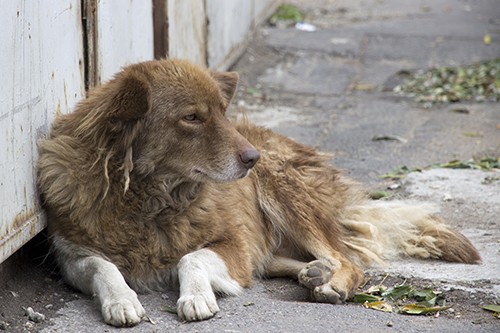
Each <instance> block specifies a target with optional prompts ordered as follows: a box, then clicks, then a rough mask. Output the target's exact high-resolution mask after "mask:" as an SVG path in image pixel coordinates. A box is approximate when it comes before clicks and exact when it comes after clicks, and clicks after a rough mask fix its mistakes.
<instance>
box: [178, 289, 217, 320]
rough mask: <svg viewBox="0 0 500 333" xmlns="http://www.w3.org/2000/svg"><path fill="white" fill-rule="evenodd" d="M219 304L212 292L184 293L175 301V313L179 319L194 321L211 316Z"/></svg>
mask: <svg viewBox="0 0 500 333" xmlns="http://www.w3.org/2000/svg"><path fill="white" fill-rule="evenodd" d="M217 312H219V306H218V305H217V301H216V300H215V295H214V293H213V292H203V293H199V294H195V295H185V296H182V297H181V298H179V300H178V301H177V314H178V315H179V317H180V319H181V320H185V321H195V320H204V319H208V318H211V317H213V316H214V315H215V314H216V313H217Z"/></svg>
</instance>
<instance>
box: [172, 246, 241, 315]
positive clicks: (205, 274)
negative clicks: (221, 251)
mask: <svg viewBox="0 0 500 333" xmlns="http://www.w3.org/2000/svg"><path fill="white" fill-rule="evenodd" d="M177 268H178V274H179V284H180V295H179V300H178V301H177V313H178V315H179V317H180V318H181V320H186V321H195V320H203V319H208V318H210V317H212V316H214V315H215V314H216V313H217V312H218V311H219V307H218V305H217V301H216V299H215V294H214V292H220V293H223V294H227V295H237V294H239V293H240V292H241V290H242V288H241V286H240V284H239V283H238V282H237V281H236V280H234V279H233V278H231V276H230V275H229V272H228V269H227V266H226V264H225V262H224V260H222V258H221V257H220V256H219V255H218V254H217V253H216V252H214V251H212V250H210V249H208V248H205V249H201V250H198V251H195V252H192V253H189V254H187V255H185V256H184V257H182V258H181V260H180V262H179V264H178V266H177Z"/></svg>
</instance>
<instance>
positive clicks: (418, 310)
mask: <svg viewBox="0 0 500 333" xmlns="http://www.w3.org/2000/svg"><path fill="white" fill-rule="evenodd" d="M449 308H450V306H432V307H428V306H425V305H419V304H406V305H405V306H403V307H402V308H401V310H400V311H401V313H405V314H411V315H421V314H427V313H436V312H438V311H443V310H446V309H449Z"/></svg>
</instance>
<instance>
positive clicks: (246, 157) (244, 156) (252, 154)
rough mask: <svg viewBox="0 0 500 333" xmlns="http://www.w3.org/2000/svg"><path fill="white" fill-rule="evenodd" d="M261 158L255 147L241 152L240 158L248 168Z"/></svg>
mask: <svg viewBox="0 0 500 333" xmlns="http://www.w3.org/2000/svg"><path fill="white" fill-rule="evenodd" d="M259 158H260V154H259V152H258V151H257V150H255V149H246V150H244V151H242V152H241V153H240V160H241V162H242V163H243V165H244V166H245V167H246V168H247V169H251V168H252V167H253V166H254V165H255V163H257V161H258V160H259Z"/></svg>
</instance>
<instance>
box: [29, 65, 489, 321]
mask: <svg viewBox="0 0 500 333" xmlns="http://www.w3.org/2000/svg"><path fill="white" fill-rule="evenodd" d="M237 80H238V75H237V74H236V73H216V72H210V71H207V70H205V69H203V68H200V67H198V66H195V65H193V64H191V63H189V62H186V61H180V60H162V61H150V62H144V63H139V64H136V65H132V66H129V67H127V68H125V69H124V70H123V71H121V72H120V73H118V74H117V75H116V77H115V78H114V79H113V80H111V81H110V82H108V83H106V84H104V85H102V86H101V87H98V88H96V89H94V90H93V91H91V92H90V94H89V97H88V98H87V99H85V100H83V101H82V102H81V103H80V104H79V105H78V106H77V108H76V110H75V112H73V113H71V114H68V115H64V116H62V117H60V118H59V119H57V120H56V121H55V123H54V125H53V128H52V132H51V135H50V138H48V139H46V140H43V141H42V142H41V143H40V160H39V163H38V182H39V187H40V190H41V193H42V195H43V198H44V204H45V207H46V209H47V214H48V223H49V231H50V234H51V239H52V242H53V248H54V250H55V254H56V257H57V260H58V263H59V265H60V267H61V270H62V273H63V275H64V277H65V278H66V279H67V281H68V282H69V283H70V284H71V285H73V286H74V287H76V288H78V289H80V290H81V291H83V292H85V293H88V294H91V295H95V296H96V297H97V298H98V300H99V301H100V306H101V311H102V314H103V316H104V320H105V321H106V322H107V323H109V324H112V325H116V326H122V325H134V324H136V323H138V322H139V321H140V320H141V318H142V317H143V316H144V315H145V311H144V309H143V307H142V306H141V304H140V303H139V301H138V299H137V296H136V293H135V292H134V291H133V290H132V289H134V290H136V291H143V290H151V289H161V288H168V287H173V286H176V285H178V286H179V288H180V298H179V300H178V302H177V307H178V314H179V316H180V318H181V319H183V320H187V321H193V320H202V319H206V318H210V317H212V316H213V315H214V314H215V313H216V312H217V311H219V308H218V306H217V303H216V298H215V294H214V292H218V293H223V294H229V295H233V294H237V293H239V292H240V291H241V289H242V287H248V286H250V284H251V283H252V279H253V278H254V277H255V276H291V277H294V278H296V279H298V281H299V282H300V283H301V284H302V285H304V286H305V287H307V288H310V289H311V290H312V291H313V295H314V298H315V300H317V301H321V302H329V303H340V302H342V301H344V300H346V298H348V297H349V295H351V294H352V292H353V291H354V290H355V289H356V288H357V287H358V286H359V285H360V283H361V282H362V280H363V272H362V268H363V267H366V266H368V265H370V264H372V263H373V262H375V261H381V260H382V259H387V258H390V257H392V256H394V255H398V254H403V255H411V256H417V257H422V258H442V259H444V260H449V261H459V262H465V263H477V262H479V260H480V257H479V254H478V253H477V251H476V250H475V249H474V247H473V246H472V245H471V243H470V242H469V241H468V240H467V239H466V238H465V237H464V236H462V235H461V234H459V233H457V232H456V231H453V230H451V229H450V228H449V227H447V226H446V225H444V224H443V223H441V222H440V221H439V220H438V218H437V217H436V215H435V214H434V211H433V210H432V209H430V208H429V207H427V206H425V205H410V204H406V203H402V202H374V201H371V200H369V199H367V198H366V197H365V195H364V194H363V192H362V191H360V190H359V189H357V187H356V185H355V184H353V183H352V182H351V181H349V180H348V179H346V178H344V176H343V175H341V174H340V173H339V172H338V171H337V170H336V169H334V168H333V167H331V166H329V165H328V163H327V160H328V157H327V156H326V155H322V154H320V153H318V152H316V151H314V150H313V149H310V148H307V147H305V146H303V145H300V144H298V143H296V142H294V141H292V140H290V139H287V138H285V137H282V136H280V135H277V134H275V133H273V132H271V131H269V130H266V129H262V128H258V127H254V126H251V125H249V124H246V123H245V124H240V125H238V126H237V127H234V126H233V125H232V124H231V123H230V122H229V121H228V120H227V119H226V117H225V112H226V109H227V107H228V105H229V103H230V101H231V99H232V96H233V94H234V91H235V89H236V84H237ZM259 158H260V159H259ZM257 160H259V162H258V163H257V164H256V162H257ZM245 176H246V177H245ZM129 286H130V287H129ZM131 288H132V289H131Z"/></svg>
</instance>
